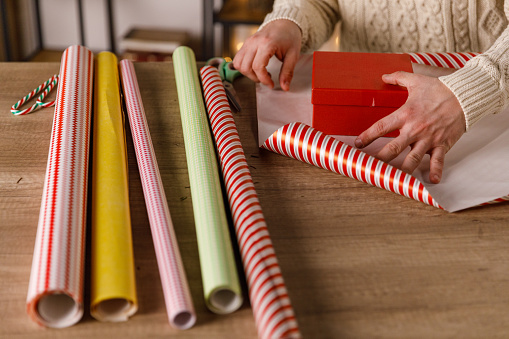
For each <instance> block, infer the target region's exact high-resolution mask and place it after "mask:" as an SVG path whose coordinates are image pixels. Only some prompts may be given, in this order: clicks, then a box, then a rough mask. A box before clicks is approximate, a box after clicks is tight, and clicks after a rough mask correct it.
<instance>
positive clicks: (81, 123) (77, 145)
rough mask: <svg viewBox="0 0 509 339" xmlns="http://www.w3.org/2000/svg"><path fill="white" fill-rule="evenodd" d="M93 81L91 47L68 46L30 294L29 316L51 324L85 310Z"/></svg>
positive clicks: (61, 322)
mask: <svg viewBox="0 0 509 339" xmlns="http://www.w3.org/2000/svg"><path fill="white" fill-rule="evenodd" d="M92 84H93V54H92V52H90V51H89V50H88V49H87V48H85V47H83V46H71V47H69V48H67V49H66V50H65V52H64V53H63V55H62V63H61V65H60V85H59V86H58V93H57V99H56V106H55V117H54V120H53V129H52V133H51V142H50V149H49V156H48V165H47V168H46V178H45V182H44V190H43V195H42V203H41V211H40V215H39V225H38V228H37V236H36V239H35V249H34V257H33V262H32V272H31V275H30V283H29V288H28V297H27V311H28V314H29V315H30V317H31V318H32V319H33V320H35V321H36V322H38V323H40V324H42V325H45V326H49V327H56V328H61V327H67V326H71V325H73V324H75V323H76V322H78V321H79V320H80V319H81V317H82V316H83V278H84V277H83V270H84V254H85V218H86V198H87V175H88V158H89V144H90V122H91V109H92Z"/></svg>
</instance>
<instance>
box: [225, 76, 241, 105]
mask: <svg viewBox="0 0 509 339" xmlns="http://www.w3.org/2000/svg"><path fill="white" fill-rule="evenodd" d="M223 86H224V90H225V91H226V96H227V97H228V99H229V100H230V103H231V104H232V106H233V107H234V108H235V110H236V111H237V112H240V110H241V108H242V107H241V106H240V100H239V97H238V96H237V92H236V91H235V88H233V85H232V84H231V83H229V82H228V81H223Z"/></svg>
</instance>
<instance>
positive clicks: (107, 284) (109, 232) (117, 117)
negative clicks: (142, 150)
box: [90, 52, 138, 321]
mask: <svg viewBox="0 0 509 339" xmlns="http://www.w3.org/2000/svg"><path fill="white" fill-rule="evenodd" d="M117 63H118V62H117V57H116V56H115V55H114V54H113V53H110V52H102V53H99V54H98V55H97V57H96V62H95V88H94V92H95V97H94V127H93V130H94V133H93V152H92V155H93V159H92V202H91V204H92V216H91V219H92V222H91V226H92V246H91V252H92V265H91V305H90V313H91V314H92V316H93V317H94V318H96V319H98V320H101V321H126V320H127V319H128V318H129V317H130V316H131V315H133V314H134V313H135V312H136V310H137V309H138V304H137V298H136V283H135V274H134V255H133V245H132V235H131V216H130V211H129V184H128V173H127V153H126V144H125V130H124V117H123V112H122V108H121V101H120V88H119V77H118V66H117Z"/></svg>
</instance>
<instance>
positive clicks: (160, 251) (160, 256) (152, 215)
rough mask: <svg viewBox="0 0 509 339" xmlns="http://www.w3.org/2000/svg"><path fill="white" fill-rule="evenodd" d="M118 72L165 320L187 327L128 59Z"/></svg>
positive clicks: (174, 252) (170, 234) (189, 314)
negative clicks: (158, 277) (148, 222)
mask: <svg viewBox="0 0 509 339" xmlns="http://www.w3.org/2000/svg"><path fill="white" fill-rule="evenodd" d="M120 71H121V76H122V87H123V89H124V96H125V102H126V106H127V115H128V117H129V123H130V125H131V131H132V136H133V142H134V148H135V152H136V159H137V160H138V167H139V170H140V177H141V184H142V187H143V194H144V196H145V201H146V205H147V212H148V217H149V221H150V229H151V231H152V238H153V241H154V248H155V251H156V257H157V264H158V267H159V274H160V276H161V283H162V287H163V293H164V299H165V302H166V310H167V313H168V319H169V322H170V324H171V325H172V326H173V327H175V328H178V329H188V328H190V327H192V326H193V325H194V324H195V322H196V313H195V310H194V307H193V301H192V298H191V293H190V291H189V285H188V282H187V278H186V274H185V271H184V265H183V264H182V258H181V256H180V252H179V247H178V242H177V238H176V236H175V231H174V229H173V223H172V221H171V215H170V210H169V208H168V203H167V201H166V195H165V193H164V187H163V182H162V180H161V175H160V173H159V167H158V165H157V160H156V156H155V152H154V147H153V145H152V139H151V138H150V132H149V129H148V124H147V120H146V116H145V110H144V108H143V102H142V100H141V94H140V89H139V87H138V80H137V78H136V72H135V70H134V66H133V63H132V62H131V61H129V60H122V61H121V62H120Z"/></svg>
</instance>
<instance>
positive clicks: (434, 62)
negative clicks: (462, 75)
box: [406, 53, 479, 68]
mask: <svg viewBox="0 0 509 339" xmlns="http://www.w3.org/2000/svg"><path fill="white" fill-rule="evenodd" d="M406 54H408V55H409V56H410V59H411V61H412V62H413V63H416V64H424V65H429V66H437V67H446V68H461V67H463V66H465V64H466V63H467V61H468V60H470V59H472V58H473V57H475V56H477V55H478V54H479V53H406Z"/></svg>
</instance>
